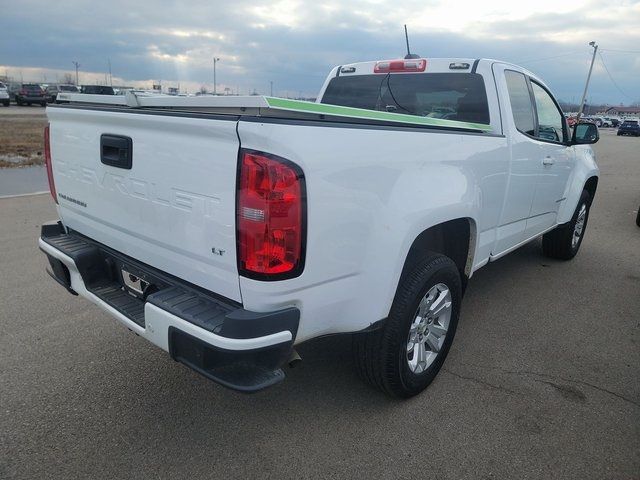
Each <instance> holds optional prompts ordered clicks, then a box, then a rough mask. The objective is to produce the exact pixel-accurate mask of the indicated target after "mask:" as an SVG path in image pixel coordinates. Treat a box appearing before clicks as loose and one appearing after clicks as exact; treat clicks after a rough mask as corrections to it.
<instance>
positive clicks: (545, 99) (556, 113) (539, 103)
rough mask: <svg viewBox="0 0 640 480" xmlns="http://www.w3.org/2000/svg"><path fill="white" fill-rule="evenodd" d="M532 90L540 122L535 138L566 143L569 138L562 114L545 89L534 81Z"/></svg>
mask: <svg viewBox="0 0 640 480" xmlns="http://www.w3.org/2000/svg"><path fill="white" fill-rule="evenodd" d="M531 88H532V90H533V98H534V99H535V103H536V114H537V120H538V131H537V133H536V134H535V135H534V136H535V137H536V138H538V139H540V140H543V141H547V142H556V143H565V142H566V140H567V138H566V132H565V128H564V116H563V115H562V112H561V111H560V110H559V109H558V107H557V106H556V103H555V102H554V100H553V98H552V97H551V95H549V93H548V92H547V91H546V90H545V89H544V88H542V87H541V86H540V85H538V84H537V83H535V82H533V81H532V82H531Z"/></svg>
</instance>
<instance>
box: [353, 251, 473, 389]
mask: <svg viewBox="0 0 640 480" xmlns="http://www.w3.org/2000/svg"><path fill="white" fill-rule="evenodd" d="M461 301H462V282H461V279H460V273H459V272H458V268H457V267H456V265H455V263H454V262H453V261H452V260H451V259H450V258H448V257H445V256H444V255H439V254H435V253H429V254H428V255H427V256H426V257H425V258H424V259H423V260H422V261H421V262H419V263H418V264H417V265H416V267H415V268H414V269H413V270H412V271H410V273H408V274H406V275H405V276H404V277H403V278H402V279H401V281H400V285H399V286H398V290H397V292H396V296H395V299H394V301H393V304H392V306H391V311H390V313H389V317H388V318H387V320H386V322H385V324H384V326H383V327H382V328H380V329H378V330H376V331H373V332H368V333H360V334H356V335H354V341H353V353H354V356H355V363H356V366H357V369H358V373H359V374H360V376H361V377H362V378H363V379H364V380H365V381H366V382H367V383H369V384H371V385H373V386H375V387H377V388H379V389H381V390H382V391H384V392H385V393H387V394H390V395H393V396H397V397H401V398H408V397H412V396H414V395H417V394H418V393H420V392H421V391H423V390H424V389H425V388H427V386H429V384H430V383H431V382H432V381H433V379H434V378H435V376H436V375H437V373H438V371H439V370H440V368H441V367H442V364H443V363H444V360H445V358H446V357H447V354H448V353H449V348H450V347H451V343H452V342H453V337H454V336H455V333H456V327H457V325H458V317H459V315H460V303H461Z"/></svg>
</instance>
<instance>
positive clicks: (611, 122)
mask: <svg viewBox="0 0 640 480" xmlns="http://www.w3.org/2000/svg"><path fill="white" fill-rule="evenodd" d="M604 119H605V120H606V121H607V123H608V124H609V126H611V127H614V128H616V127H617V126H618V125H620V120H618V119H617V118H613V117H604Z"/></svg>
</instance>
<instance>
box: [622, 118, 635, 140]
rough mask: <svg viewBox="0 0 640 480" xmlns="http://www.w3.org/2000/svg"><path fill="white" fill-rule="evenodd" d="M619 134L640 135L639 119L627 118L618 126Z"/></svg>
mask: <svg viewBox="0 0 640 480" xmlns="http://www.w3.org/2000/svg"><path fill="white" fill-rule="evenodd" d="M618 135H619V136H620V135H633V136H634V137H640V123H638V120H625V121H624V122H622V125H620V128H618Z"/></svg>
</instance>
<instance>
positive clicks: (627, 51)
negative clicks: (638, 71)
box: [602, 48, 640, 53]
mask: <svg viewBox="0 0 640 480" xmlns="http://www.w3.org/2000/svg"><path fill="white" fill-rule="evenodd" d="M602 51H603V52H616V53H640V50H616V49H613V48H603V49H602Z"/></svg>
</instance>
